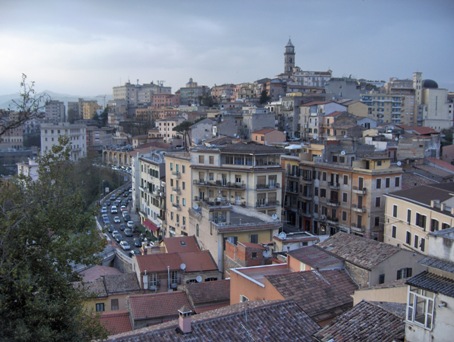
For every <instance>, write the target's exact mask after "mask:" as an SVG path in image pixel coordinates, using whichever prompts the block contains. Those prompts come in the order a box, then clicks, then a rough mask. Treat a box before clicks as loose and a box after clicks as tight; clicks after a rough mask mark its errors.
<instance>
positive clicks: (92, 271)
mask: <svg viewBox="0 0 454 342" xmlns="http://www.w3.org/2000/svg"><path fill="white" fill-rule="evenodd" d="M109 274H110V275H111V274H121V272H120V271H119V270H118V269H116V268H114V267H109V266H101V265H96V266H93V267H90V268H87V269H86V270H84V271H82V272H80V275H81V276H82V278H83V280H84V281H93V280H95V279H98V278H100V277H101V276H104V275H109Z"/></svg>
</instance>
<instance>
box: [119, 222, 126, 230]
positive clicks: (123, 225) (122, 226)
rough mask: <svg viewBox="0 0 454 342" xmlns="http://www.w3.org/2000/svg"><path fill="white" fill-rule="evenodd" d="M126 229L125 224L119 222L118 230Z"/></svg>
mask: <svg viewBox="0 0 454 342" xmlns="http://www.w3.org/2000/svg"><path fill="white" fill-rule="evenodd" d="M125 229H126V225H125V224H124V223H122V224H120V230H121V231H123V230H125Z"/></svg>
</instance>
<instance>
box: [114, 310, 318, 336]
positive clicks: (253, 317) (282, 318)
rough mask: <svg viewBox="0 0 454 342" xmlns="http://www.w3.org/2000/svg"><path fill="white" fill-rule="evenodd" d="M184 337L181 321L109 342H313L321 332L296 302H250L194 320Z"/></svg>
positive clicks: (157, 326) (152, 327)
mask: <svg viewBox="0 0 454 342" xmlns="http://www.w3.org/2000/svg"><path fill="white" fill-rule="evenodd" d="M191 319H192V322H191V328H192V331H191V332H190V333H188V334H185V335H183V334H182V333H181V330H180V329H178V321H177V320H175V321H171V322H167V323H162V324H159V325H154V326H150V327H147V328H143V329H138V330H134V331H131V332H128V333H124V334H120V335H115V336H110V337H109V338H108V341H118V342H120V341H122V342H123V341H124V342H126V341H131V342H132V341H282V340H288V341H296V340H300V341H311V340H312V339H311V336H312V335H313V334H314V333H315V332H316V331H318V330H319V329H320V327H319V326H318V324H316V323H315V322H314V321H313V320H312V319H311V318H310V317H309V316H308V315H307V314H306V313H305V312H304V311H303V310H301V308H299V307H298V305H296V303H294V302H293V301H250V302H245V303H240V304H235V305H230V306H227V307H224V308H221V309H216V310H211V311H207V312H204V313H202V314H199V315H194V316H192V317H191Z"/></svg>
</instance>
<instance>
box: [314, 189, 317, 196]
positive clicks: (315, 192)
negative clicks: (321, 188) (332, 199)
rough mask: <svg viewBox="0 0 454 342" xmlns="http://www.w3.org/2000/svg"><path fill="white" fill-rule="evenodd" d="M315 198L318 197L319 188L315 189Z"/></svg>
mask: <svg viewBox="0 0 454 342" xmlns="http://www.w3.org/2000/svg"><path fill="white" fill-rule="evenodd" d="M314 196H318V188H317V187H316V188H314Z"/></svg>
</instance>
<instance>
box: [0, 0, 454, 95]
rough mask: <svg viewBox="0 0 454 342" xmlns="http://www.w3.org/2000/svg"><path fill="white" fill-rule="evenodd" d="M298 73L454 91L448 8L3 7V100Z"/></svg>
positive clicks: (399, 2) (447, 0) (435, 1)
mask: <svg viewBox="0 0 454 342" xmlns="http://www.w3.org/2000/svg"><path fill="white" fill-rule="evenodd" d="M289 37H290V38H291V40H292V42H293V44H294V45H295V50H296V65H297V66H299V67H301V68H302V69H303V70H323V71H326V70H328V69H331V70H332V71H333V75H334V76H336V77H337V76H349V75H352V77H357V78H366V79H372V80H377V79H380V80H388V79H389V78H390V77H398V78H411V77H412V73H413V72H414V71H421V72H422V73H423V78H430V79H433V80H435V81H437V82H438V84H439V86H440V87H444V88H448V89H450V90H451V91H454V61H453V56H454V53H453V52H454V1H452V0H430V1H429V0H304V1H303V0H294V1H290V0H241V1H237V0H224V1H215V0H199V1H197V0H191V1H190V0H180V1H172V0H161V1H154V0H136V1H133V0H130V1H127V0H121V1H117V0H77V1H76V0H74V1H68V0H58V1H51V0H30V1H28V0H0V94H10V93H17V92H18V91H19V83H20V80H21V75H22V73H25V74H27V75H28V79H29V80H33V81H35V82H36V90H37V91H43V90H50V91H54V92H58V93H64V94H71V95H80V96H83V95H86V96H94V95H104V94H108V95H111V94H112V87H113V86H117V85H121V84H124V83H125V82H126V81H128V80H130V81H131V83H136V82H137V79H139V83H141V84H143V83H149V82H151V81H155V82H156V81H157V80H164V81H165V83H164V85H166V86H171V87H172V92H175V91H176V90H178V89H179V88H180V87H182V86H184V85H185V83H186V82H188V80H189V78H190V77H192V78H193V79H194V81H196V82H198V83H199V85H207V86H210V87H211V86H213V85H214V84H218V85H219V84H223V83H240V82H253V81H255V80H257V79H260V78H264V77H274V76H275V75H277V74H279V73H281V72H283V68H284V66H283V63H284V62H283V61H284V56H283V53H284V46H285V45H286V44H287V41H288V39H289Z"/></svg>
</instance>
